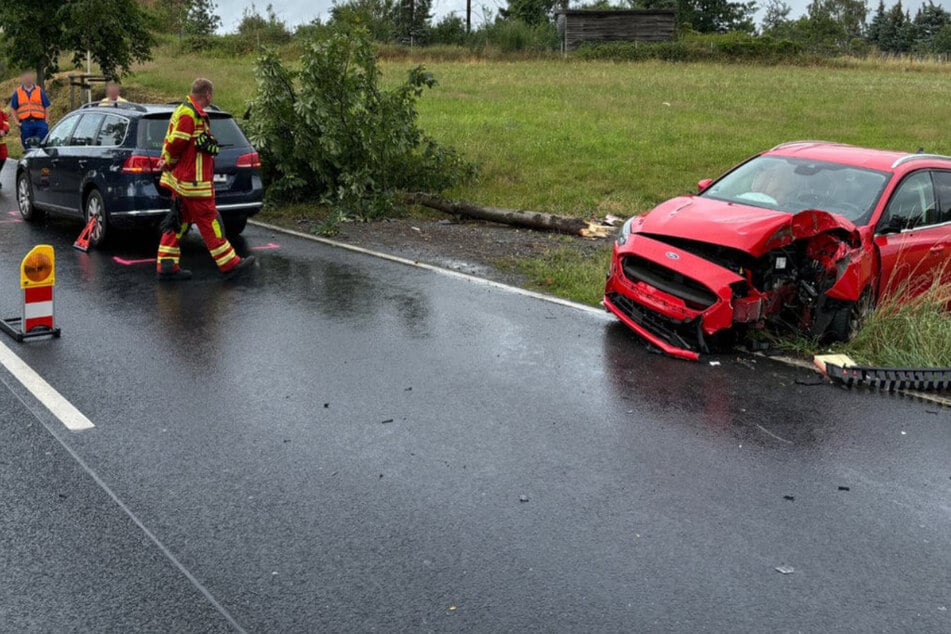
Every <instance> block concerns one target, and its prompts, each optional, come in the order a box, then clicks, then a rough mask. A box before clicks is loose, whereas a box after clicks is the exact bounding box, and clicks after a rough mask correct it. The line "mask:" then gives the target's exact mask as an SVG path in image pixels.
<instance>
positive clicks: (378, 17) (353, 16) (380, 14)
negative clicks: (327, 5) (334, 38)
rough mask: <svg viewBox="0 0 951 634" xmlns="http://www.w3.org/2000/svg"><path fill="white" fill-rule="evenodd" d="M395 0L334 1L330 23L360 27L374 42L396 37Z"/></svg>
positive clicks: (386, 40)
mask: <svg viewBox="0 0 951 634" xmlns="http://www.w3.org/2000/svg"><path fill="white" fill-rule="evenodd" d="M398 9H399V7H398V6H397V4H396V0H347V1H346V2H340V3H337V2H336V0H335V2H334V6H333V8H332V9H331V10H330V24H331V25H333V26H337V27H341V28H358V27H362V28H364V29H366V30H367V32H369V34H370V37H371V38H372V39H373V40H374V41H375V42H393V41H394V40H395V39H396V28H395V24H396V14H397V11H398Z"/></svg>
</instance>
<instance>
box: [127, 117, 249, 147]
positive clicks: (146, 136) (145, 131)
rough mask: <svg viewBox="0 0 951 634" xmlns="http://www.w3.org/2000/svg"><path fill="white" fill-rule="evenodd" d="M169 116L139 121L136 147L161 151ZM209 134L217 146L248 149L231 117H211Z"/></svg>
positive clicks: (146, 118)
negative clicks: (216, 142)
mask: <svg viewBox="0 0 951 634" xmlns="http://www.w3.org/2000/svg"><path fill="white" fill-rule="evenodd" d="M170 116H171V114H169V115H165V116H161V117H145V118H143V119H142V120H141V121H139V139H138V147H140V148H142V149H144V150H161V149H162V142H163V141H164V140H165V133H166V132H167V131H168V120H169V117H170ZM211 133H212V134H214V135H215V138H217V139H218V144H219V145H221V147H223V148H227V147H249V146H250V145H251V144H250V143H249V142H248V140H247V138H245V136H244V133H243V132H241V128H239V127H238V124H237V123H236V122H235V120H234V119H233V118H231V117H223V116H220V115H219V116H215V115H211Z"/></svg>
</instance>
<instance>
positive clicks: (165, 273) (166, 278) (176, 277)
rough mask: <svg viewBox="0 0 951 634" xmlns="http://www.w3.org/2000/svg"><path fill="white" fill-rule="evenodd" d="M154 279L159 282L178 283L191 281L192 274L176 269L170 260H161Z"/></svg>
mask: <svg viewBox="0 0 951 634" xmlns="http://www.w3.org/2000/svg"><path fill="white" fill-rule="evenodd" d="M156 277H158V280H159V281H160V282H180V281H184V280H190V279H192V272H191V271H187V270H185V269H180V268H178V267H176V266H175V264H174V262H173V261H172V260H162V265H161V267H160V268H159V271H158V274H157V276H156Z"/></svg>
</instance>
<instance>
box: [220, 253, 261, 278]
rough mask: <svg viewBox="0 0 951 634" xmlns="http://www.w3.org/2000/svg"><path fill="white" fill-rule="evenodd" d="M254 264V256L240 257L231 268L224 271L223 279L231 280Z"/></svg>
mask: <svg viewBox="0 0 951 634" xmlns="http://www.w3.org/2000/svg"><path fill="white" fill-rule="evenodd" d="M253 265H254V256H253V255H249V256H247V257H244V258H241V261H240V262H238V264H237V265H236V266H235V267H234V268H233V269H231V270H229V271H225V279H226V280H231V279H234V278H236V277H238V276H240V275H243V274H244V273H247V272H248V271H250V270H251V267H252V266H253Z"/></svg>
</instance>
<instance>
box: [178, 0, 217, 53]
mask: <svg viewBox="0 0 951 634" xmlns="http://www.w3.org/2000/svg"><path fill="white" fill-rule="evenodd" d="M217 10H218V5H217V3H216V2H215V0H187V3H186V5H185V16H184V18H183V21H182V34H183V35H184V40H183V43H182V46H183V47H184V48H185V49H186V50H190V51H202V50H205V49H208V48H211V47H212V46H214V43H215V32H216V31H217V30H218V29H219V28H220V27H221V17H219V16H218V13H217Z"/></svg>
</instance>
